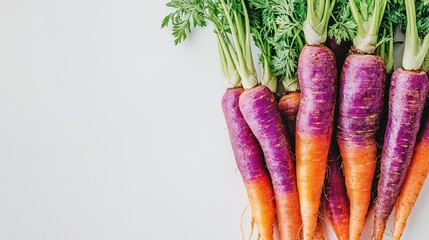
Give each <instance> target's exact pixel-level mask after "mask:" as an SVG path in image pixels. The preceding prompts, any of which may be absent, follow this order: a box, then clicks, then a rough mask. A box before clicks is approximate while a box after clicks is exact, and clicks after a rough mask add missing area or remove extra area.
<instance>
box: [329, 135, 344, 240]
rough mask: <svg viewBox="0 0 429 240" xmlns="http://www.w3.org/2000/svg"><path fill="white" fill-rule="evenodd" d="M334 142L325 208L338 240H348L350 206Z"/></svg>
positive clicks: (331, 149) (331, 150)
mask: <svg viewBox="0 0 429 240" xmlns="http://www.w3.org/2000/svg"><path fill="white" fill-rule="evenodd" d="M332 142H333V143H332V144H331V148H330V150H329V155H328V170H327V173H326V179H325V187H324V198H323V208H324V210H325V214H326V218H327V219H328V220H329V222H330V223H331V226H332V228H333V230H334V232H335V235H336V236H337V239H339V240H348V239H349V235H350V234H349V228H350V225H349V222H350V204H349V199H348V197H347V190H346V186H345V183H344V174H343V171H342V166H341V157H340V154H339V150H338V146H337V144H336V142H335V141H332Z"/></svg>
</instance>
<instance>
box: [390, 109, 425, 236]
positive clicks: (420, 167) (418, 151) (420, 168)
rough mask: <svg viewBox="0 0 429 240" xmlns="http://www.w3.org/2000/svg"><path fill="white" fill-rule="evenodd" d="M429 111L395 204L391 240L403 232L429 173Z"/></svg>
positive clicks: (423, 121)
mask: <svg viewBox="0 0 429 240" xmlns="http://www.w3.org/2000/svg"><path fill="white" fill-rule="evenodd" d="M428 110H429V109H427V108H426V112H425V114H424V117H423V118H422V121H421V123H422V124H421V128H420V133H419V136H418V138H417V142H416V145H415V147H414V154H413V158H412V159H411V164H410V167H409V169H408V173H407V177H406V178H405V180H404V184H403V186H402V189H401V193H400V194H399V197H398V201H397V203H396V213H395V220H394V227H393V240H399V239H401V237H402V234H403V232H404V230H405V226H406V224H407V220H408V217H409V216H410V214H411V211H412V209H413V207H414V204H415V203H416V201H417V199H418V197H419V194H420V191H421V190H422V187H423V184H424V182H425V180H426V178H427V175H428V173H429V111H428Z"/></svg>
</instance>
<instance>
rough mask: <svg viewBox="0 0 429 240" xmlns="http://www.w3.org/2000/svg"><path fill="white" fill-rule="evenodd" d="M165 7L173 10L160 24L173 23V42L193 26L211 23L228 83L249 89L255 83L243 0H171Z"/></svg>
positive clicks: (247, 20)
mask: <svg viewBox="0 0 429 240" xmlns="http://www.w3.org/2000/svg"><path fill="white" fill-rule="evenodd" d="M167 6H168V7H172V8H175V9H176V11H174V12H173V13H170V14H168V15H167V16H166V17H165V18H164V19H163V21H162V23H161V27H167V26H168V25H170V24H171V25H172V32H173V36H174V38H175V40H174V42H175V44H179V43H181V42H182V41H184V40H185V39H186V38H187V37H188V35H189V34H190V33H191V31H192V29H193V28H195V27H205V26H206V23H207V22H211V23H212V25H213V28H214V33H215V34H216V37H217V40H218V49H219V56H220V60H221V67H222V73H223V74H224V77H225V79H226V83H227V86H228V87H238V86H240V85H241V84H242V85H243V86H244V87H245V88H251V87H254V86H256V85H257V84H258V79H257V76H256V71H255V67H254V64H253V57H252V52H251V44H250V25H249V18H248V14H247V10H246V7H245V3H244V0H170V2H168V3H167ZM240 80H241V83H240Z"/></svg>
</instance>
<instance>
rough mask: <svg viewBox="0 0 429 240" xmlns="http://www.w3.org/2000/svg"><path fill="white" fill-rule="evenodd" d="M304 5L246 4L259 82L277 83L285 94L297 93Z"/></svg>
mask: <svg viewBox="0 0 429 240" xmlns="http://www.w3.org/2000/svg"><path fill="white" fill-rule="evenodd" d="M305 1H306V0H247V3H248V6H249V15H250V22H251V29H252V34H253V39H254V41H255V44H256V46H258V47H259V48H260V49H261V57H260V62H261V64H262V68H263V71H262V75H263V76H262V79H263V80H262V81H263V82H264V81H265V82H273V81H274V79H281V80H282V82H283V84H284V86H285V87H286V91H294V90H298V89H299V86H298V84H297V82H298V81H297V77H296V71H297V65H298V57H299V54H300V52H301V49H302V47H303V46H304V34H303V32H302V29H303V25H302V24H303V22H304V20H305V17H306V6H305ZM264 79H265V80H264Z"/></svg>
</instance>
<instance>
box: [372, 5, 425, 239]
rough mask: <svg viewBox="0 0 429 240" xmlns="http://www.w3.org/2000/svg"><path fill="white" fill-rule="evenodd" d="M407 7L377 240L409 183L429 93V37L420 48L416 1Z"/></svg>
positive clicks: (384, 155) (393, 84) (391, 91)
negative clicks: (426, 67) (428, 62)
mask: <svg viewBox="0 0 429 240" xmlns="http://www.w3.org/2000/svg"><path fill="white" fill-rule="evenodd" d="M405 7H406V12H407V30H406V34H405V35H406V38H405V48H404V57H403V61H402V66H403V68H399V69H397V70H396V71H395V72H394V73H393V74H392V79H391V85H390V89H389V111H388V117H387V126H386V133H385V135H384V145H383V152H382V156H381V167H380V180H379V182H378V196H377V200H376V202H375V218H374V239H375V240H381V239H382V238H383V234H384V230H385V228H386V221H387V219H388V218H389V215H390V213H391V212H392V210H393V207H394V205H395V203H396V200H397V198H398V196H399V193H400V190H401V187H402V184H403V182H404V180H405V177H406V174H407V171H408V167H409V165H410V162H411V158H412V154H413V150H414V145H415V142H416V137H417V133H418V130H419V128H420V121H421V118H422V113H423V108H424V104H425V101H426V97H427V94H428V77H427V75H426V73H425V72H424V71H422V70H421V68H422V65H423V61H424V58H425V56H426V54H427V52H428V49H429V34H427V35H426V37H425V39H424V40H423V42H422V45H420V38H419V35H418V29H417V24H416V8H415V1H414V0H405Z"/></svg>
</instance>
